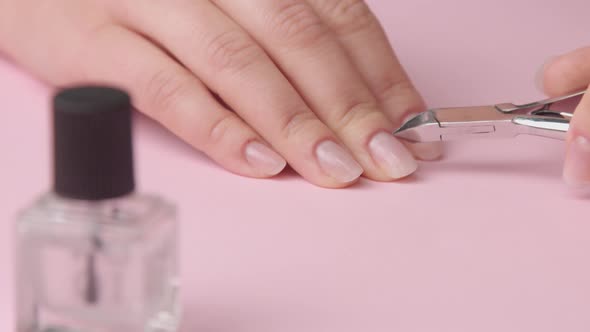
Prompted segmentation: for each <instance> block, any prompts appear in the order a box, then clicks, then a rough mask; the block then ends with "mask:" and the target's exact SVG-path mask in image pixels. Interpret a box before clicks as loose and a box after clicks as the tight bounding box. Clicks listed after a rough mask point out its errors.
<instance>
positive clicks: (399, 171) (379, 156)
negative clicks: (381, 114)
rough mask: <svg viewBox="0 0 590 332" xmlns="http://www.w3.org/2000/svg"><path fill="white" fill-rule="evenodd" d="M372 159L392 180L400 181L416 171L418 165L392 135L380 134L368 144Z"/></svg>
mask: <svg viewBox="0 0 590 332" xmlns="http://www.w3.org/2000/svg"><path fill="white" fill-rule="evenodd" d="M369 149H370V150H371V154H372V155H373V159H375V161H376V162H377V163H378V164H379V166H380V167H381V168H382V169H383V170H384V171H385V172H387V174H388V175H389V176H390V177H391V178H393V179H401V178H403V177H406V176H408V175H410V174H412V173H414V172H415V171H416V169H417V168H418V164H417V163H416V160H414V158H413V157H412V154H411V153H410V152H409V151H408V149H406V147H405V146H404V145H403V144H402V143H401V142H400V141H398V140H397V139H396V138H395V137H393V136H392V135H390V134H388V133H385V132H380V133H377V134H376V135H375V136H373V139H371V141H370V142H369Z"/></svg>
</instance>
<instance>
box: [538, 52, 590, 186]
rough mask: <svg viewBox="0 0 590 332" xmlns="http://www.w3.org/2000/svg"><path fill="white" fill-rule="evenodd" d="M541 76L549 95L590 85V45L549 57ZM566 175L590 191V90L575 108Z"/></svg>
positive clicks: (568, 143)
mask: <svg viewBox="0 0 590 332" xmlns="http://www.w3.org/2000/svg"><path fill="white" fill-rule="evenodd" d="M542 72H543V75H542V76H541V77H542V78H541V84H542V88H543V90H544V91H545V93H547V94H548V95H549V96H553V97H555V96H560V95H564V94H567V93H570V92H576V91H580V90H583V89H589V88H590V87H589V85H590V47H585V48H580V49H577V50H574V51H573V52H570V53H567V54H565V55H561V56H558V57H556V58H553V59H551V60H550V61H548V62H547V63H546V64H545V66H544V68H543V71H542ZM567 146H568V148H567V154H566V162H565V167H564V170H563V177H564V180H565V182H566V183H567V184H569V185H570V186H572V187H573V188H575V189H581V190H582V192H583V194H588V193H590V94H589V93H586V94H585V95H584V98H583V99H582V101H581V102H580V104H579V105H578V107H577V108H576V110H575V112H574V118H573V119H572V124H571V126H570V131H569V133H568V139H567Z"/></svg>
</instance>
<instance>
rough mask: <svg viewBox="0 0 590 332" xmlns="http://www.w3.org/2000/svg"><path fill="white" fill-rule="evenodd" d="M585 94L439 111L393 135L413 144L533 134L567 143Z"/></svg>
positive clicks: (428, 112) (421, 118)
mask: <svg viewBox="0 0 590 332" xmlns="http://www.w3.org/2000/svg"><path fill="white" fill-rule="evenodd" d="M584 93H585V91H581V92H577V93H573V94H570V95H566V96H562V97H557V98H551V99H546V100H542V101H537V102H533V103H529V104H524V105H514V104H511V103H504V104H497V105H491V106H475V107H458V108H438V109H432V110H429V111H426V112H423V113H420V114H418V115H417V116H415V117H413V118H412V119H410V120H409V121H407V122H406V123H405V124H403V125H402V126H401V127H400V128H399V129H398V130H396V131H395V132H394V135H395V136H396V137H398V138H401V139H404V140H406V141H410V142H438V141H443V142H444V141H452V140H465V139H474V138H510V137H515V136H518V135H532V136H541V137H546V138H553V139H560V140H564V139H565V137H566V134H567V131H568V129H569V125H570V119H571V118H572V116H573V112H574V109H575V107H576V106H577V105H578V103H579V102H580V100H581V98H582V96H583V95H584Z"/></svg>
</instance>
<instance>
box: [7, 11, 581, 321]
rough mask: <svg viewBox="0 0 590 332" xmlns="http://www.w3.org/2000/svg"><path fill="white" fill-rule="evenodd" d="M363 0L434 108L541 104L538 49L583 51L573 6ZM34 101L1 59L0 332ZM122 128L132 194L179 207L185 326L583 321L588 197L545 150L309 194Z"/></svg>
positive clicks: (40, 106) (44, 119)
mask: <svg viewBox="0 0 590 332" xmlns="http://www.w3.org/2000/svg"><path fill="white" fill-rule="evenodd" d="M370 3H371V4H372V6H373V7H374V9H375V11H376V12H377V13H378V15H379V16H380V17H381V18H382V20H383V22H384V24H385V26H386V28H387V30H388V32H389V34H390V36H391V39H392V40H393V41H394V42H395V45H396V47H397V49H398V53H399V55H400V57H401V59H402V60H403V62H404V63H405V64H406V66H407V68H408V71H409V72H410V74H411V75H412V77H413V78H414V80H415V82H416V83H417V85H418V87H419V88H420V89H421V91H422V92H423V93H424V95H425V97H426V99H427V101H428V103H429V104H430V105H433V106H456V105H462V104H472V103H492V102H500V101H515V102H520V101H529V100H531V99H536V98H539V97H540V94H539V93H538V92H537V91H536V90H535V88H534V84H533V82H532V78H533V76H534V73H535V71H536V69H537V68H538V67H539V65H540V64H541V63H543V62H544V60H545V58H547V57H549V56H551V55H555V54H558V53H561V52H564V51H567V50H570V49H572V48H576V47H579V46H583V45H588V44H590V23H589V21H588V12H589V11H590V5H589V3H588V2H587V1H582V0H572V1H567V2H559V1H535V0H515V1H507V0H501V1H468V0H448V1H429V0H405V1H402V0H400V1H387V0H380V1H379V0H373V1H370ZM541 4H542V5H541ZM47 98H48V91H47V90H46V88H44V87H43V86H41V85H40V84H38V83H36V82H35V81H34V80H32V79H31V78H29V77H27V76H26V74H24V73H22V72H19V71H18V70H17V69H15V68H13V67H12V66H10V65H9V64H7V63H3V62H0V109H1V112H2V114H3V115H4V116H3V120H2V121H1V122H0V142H1V144H2V145H1V150H0V151H2V166H1V169H2V172H0V183H1V184H2V186H3V187H2V189H1V190H0V200H1V202H2V203H0V206H1V209H0V218H1V219H2V220H4V223H3V224H2V225H3V226H2V229H1V231H0V234H1V235H0V236H1V238H0V243H2V248H1V249H0V264H2V266H3V273H1V274H0V289H1V290H2V293H3V296H1V297H0V330H3V331H9V330H11V329H12V305H11V296H10V295H11V294H12V293H11V292H12V287H11V284H12V278H11V269H12V260H11V255H12V250H11V244H12V238H11V222H12V220H13V215H14V213H15V211H16V209H17V208H19V207H21V206H23V205H24V204H26V203H27V202H28V201H29V200H30V199H31V198H33V197H34V196H35V195H36V193H37V192H40V191H43V190H45V188H47V187H48V185H49V177H48V176H49V172H48V170H49V166H48V165H49V151H50V150H49V143H48V138H49V136H48V135H49V132H48V112H47V111H46V109H47V101H48V100H47ZM137 127H138V128H137V129H138V130H137V135H136V136H137V140H136V143H137V159H138V166H139V169H138V171H139V176H140V181H141V185H142V188H143V189H144V190H147V191H156V192H160V193H162V194H164V195H166V196H168V197H170V198H171V199H174V200H176V201H177V202H178V203H179V205H180V207H181V217H182V221H183V227H184V232H183V233H182V237H183V239H182V241H183V242H182V250H183V252H182V253H183V259H182V262H183V266H184V270H183V272H184V286H185V288H184V296H185V305H186V310H187V318H186V321H185V324H184V325H185V327H184V329H183V331H200V332H229V331H232V332H246V331H248V332H249V331H252V332H267V331H268V332H271V331H272V332H276V331H280V332H291V331H293V332H295V331H297V332H300V331H306V332H320V331H322V332H323V331H339V332H353V331H354V332H358V331H375V332H381V331H404V332H411V331H417V332H418V331H419V332H426V331H428V332H430V331H432V332H439V331H441V332H442V331H449V332H450V331H452V332H462V331H465V332H468V331H469V332H472V331H478V332H484V331H490V332H492V331H493V332H496V331H503V332H509V331H535V332H544V331H547V332H549V331H552V332H553V331H568V332H576V331H580V332H582V331H583V332H587V331H590V314H589V312H590V264H589V261H590V218H589V216H590V203H589V202H588V201H582V200H578V199H574V198H572V197H571V196H569V195H567V191H566V190H565V188H564V187H563V185H562V183H561V179H560V173H561V160H562V155H563V143H561V142H554V141H547V140H539V139H531V138H528V139H525V138H521V139H516V140H509V141H494V142H471V143H461V144H457V145H454V146H452V147H451V148H450V149H449V152H448V156H447V158H446V160H444V161H442V162H439V163H432V164H424V165H422V166H423V167H422V168H421V170H420V172H419V173H418V174H417V176H416V177H414V178H413V179H411V180H409V181H404V182H403V183H399V184H382V183H374V182H369V181H363V182H362V183H360V184H359V185H358V186H356V187H354V188H351V189H347V190H325V189H320V188H317V187H314V186H312V185H309V184H307V183H306V182H304V181H303V180H301V179H300V178H299V177H297V176H296V175H293V174H286V175H283V176H281V177H280V178H279V179H277V180H270V181H260V180H251V179H246V178H241V177H238V176H235V175H232V174H229V173H227V172H225V171H223V170H222V169H220V168H218V167H217V166H215V165H213V164H212V163H211V162H209V161H208V160H206V158H204V157H202V156H201V155H199V154H198V153H195V152H193V151H191V150H190V149H189V148H187V147H186V146H184V145H183V144H181V143H179V142H178V141H176V140H175V139H174V138H173V137H172V136H170V135H169V134H167V133H165V132H164V131H163V130H161V129H160V128H159V127H157V126H156V125H154V124H152V123H151V122H149V121H146V120H142V121H139V122H138V126H137Z"/></svg>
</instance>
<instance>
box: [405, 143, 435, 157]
mask: <svg viewBox="0 0 590 332" xmlns="http://www.w3.org/2000/svg"><path fill="white" fill-rule="evenodd" d="M406 146H407V147H408V149H409V150H410V151H411V152H412V154H413V155H414V157H416V158H417V159H419V160H422V161H436V160H440V159H442V157H443V155H444V145H443V144H442V142H435V143H406Z"/></svg>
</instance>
